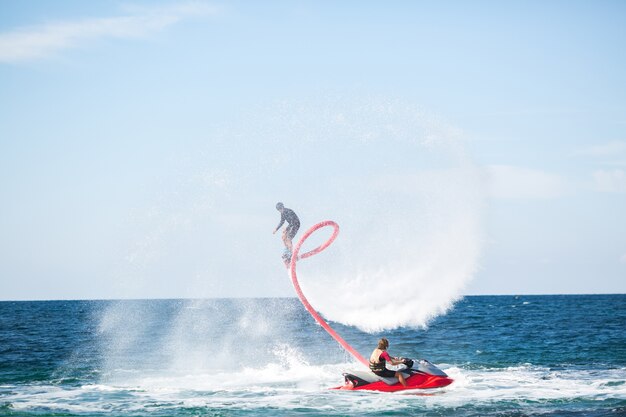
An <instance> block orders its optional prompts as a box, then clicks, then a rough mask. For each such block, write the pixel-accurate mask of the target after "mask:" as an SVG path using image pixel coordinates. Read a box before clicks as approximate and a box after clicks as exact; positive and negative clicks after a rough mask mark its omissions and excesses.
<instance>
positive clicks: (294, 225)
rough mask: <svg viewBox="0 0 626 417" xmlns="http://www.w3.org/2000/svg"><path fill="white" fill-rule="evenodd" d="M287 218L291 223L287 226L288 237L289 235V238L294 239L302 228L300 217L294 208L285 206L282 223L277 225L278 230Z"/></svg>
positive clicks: (281, 217)
mask: <svg viewBox="0 0 626 417" xmlns="http://www.w3.org/2000/svg"><path fill="white" fill-rule="evenodd" d="M285 220H286V221H287V223H288V224H289V226H287V237H289V239H293V237H294V236H295V235H296V233H298V229H299V228H300V219H299V218H298V216H297V215H296V213H294V211H293V210H292V209H288V208H287V207H285V208H283V211H282V214H281V215H280V223H278V226H276V230H278V229H280V227H281V226H282V225H283V223H285Z"/></svg>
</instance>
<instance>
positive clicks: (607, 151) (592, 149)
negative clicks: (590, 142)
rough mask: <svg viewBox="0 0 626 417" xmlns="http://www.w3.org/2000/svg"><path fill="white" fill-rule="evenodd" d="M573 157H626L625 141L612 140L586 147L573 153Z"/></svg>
mask: <svg viewBox="0 0 626 417" xmlns="http://www.w3.org/2000/svg"><path fill="white" fill-rule="evenodd" d="M574 155H583V156H595V157H611V156H621V155H626V141H625V140H614V141H611V142H607V143H603V144H600V145H594V146H588V147H586V148H582V149H579V150H577V151H575V152H574Z"/></svg>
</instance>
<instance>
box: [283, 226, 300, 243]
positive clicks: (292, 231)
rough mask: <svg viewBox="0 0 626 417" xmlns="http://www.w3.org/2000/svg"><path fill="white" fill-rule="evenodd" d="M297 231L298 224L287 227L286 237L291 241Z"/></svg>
mask: <svg viewBox="0 0 626 417" xmlns="http://www.w3.org/2000/svg"><path fill="white" fill-rule="evenodd" d="M298 229H300V223H294V224H290V225H289V226H287V230H286V231H287V237H288V238H289V239H290V240H291V239H293V237H294V236H295V235H296V233H298Z"/></svg>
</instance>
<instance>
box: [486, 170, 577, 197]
mask: <svg viewBox="0 0 626 417" xmlns="http://www.w3.org/2000/svg"><path fill="white" fill-rule="evenodd" d="M487 172H488V175H489V191H490V195H491V196H492V197H493V198H501V199H550V198H557V197H560V196H562V195H564V194H566V192H567V183H566V181H565V179H564V178H563V177H561V176H560V175H557V174H553V173H550V172H546V171H541V170H536V169H530V168H523V167H516V166H511V165H491V166H489V167H487Z"/></svg>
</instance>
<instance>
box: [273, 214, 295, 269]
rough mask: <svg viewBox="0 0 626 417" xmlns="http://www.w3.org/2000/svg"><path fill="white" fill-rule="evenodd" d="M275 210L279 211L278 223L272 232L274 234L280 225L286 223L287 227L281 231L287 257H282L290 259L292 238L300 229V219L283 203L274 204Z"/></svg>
mask: <svg viewBox="0 0 626 417" xmlns="http://www.w3.org/2000/svg"><path fill="white" fill-rule="evenodd" d="M276 210H278V211H280V223H278V226H276V229H274V231H273V232H272V234H275V233H276V232H277V231H278V229H280V228H281V227H282V225H283V224H284V223H285V221H286V222H287V227H286V228H285V230H284V231H283V243H284V244H285V248H286V252H287V253H286V254H285V255H287V256H283V257H284V258H285V259H289V260H290V259H291V253H292V252H293V242H292V240H293V238H294V236H295V235H296V233H298V229H299V228H300V219H299V218H298V215H297V214H296V213H295V212H294V211H293V210H292V209H289V208H287V207H285V205H284V204H283V203H276Z"/></svg>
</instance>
